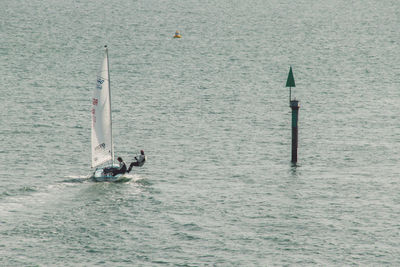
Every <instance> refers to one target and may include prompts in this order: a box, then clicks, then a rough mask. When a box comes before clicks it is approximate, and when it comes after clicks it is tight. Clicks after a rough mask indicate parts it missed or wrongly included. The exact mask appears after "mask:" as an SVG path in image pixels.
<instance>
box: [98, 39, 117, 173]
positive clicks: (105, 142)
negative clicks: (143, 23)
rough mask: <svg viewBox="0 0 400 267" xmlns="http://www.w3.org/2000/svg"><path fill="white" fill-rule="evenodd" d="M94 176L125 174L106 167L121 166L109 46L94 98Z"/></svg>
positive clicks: (106, 49)
mask: <svg viewBox="0 0 400 267" xmlns="http://www.w3.org/2000/svg"><path fill="white" fill-rule="evenodd" d="M91 113H92V138H91V139H92V169H94V172H93V175H92V178H93V179H94V180H96V181H117V180H119V179H121V178H122V177H123V174H117V175H115V176H112V175H111V174H110V173H109V172H108V173H107V172H106V171H105V169H106V168H112V167H119V165H118V164H116V163H115V160H114V144H113V134H112V117H111V88H110V71H109V63H108V48H107V46H105V53H104V59H103V62H102V65H101V69H100V71H99V73H98V75H97V83H96V87H95V88H94V91H93V98H92V110H91Z"/></svg>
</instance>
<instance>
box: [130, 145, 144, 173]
mask: <svg viewBox="0 0 400 267" xmlns="http://www.w3.org/2000/svg"><path fill="white" fill-rule="evenodd" d="M135 160H136V161H134V162H132V163H131V165H129V168H128V171H127V172H128V173H129V172H130V171H131V170H132V167H133V166H136V167H142V166H143V164H144V163H145V162H146V156H145V154H144V151H143V150H140V155H139V157H135Z"/></svg>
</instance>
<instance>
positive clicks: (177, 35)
mask: <svg viewBox="0 0 400 267" xmlns="http://www.w3.org/2000/svg"><path fill="white" fill-rule="evenodd" d="M181 37H182V36H181V35H180V34H179V31H176V32H175V35H174V38H181Z"/></svg>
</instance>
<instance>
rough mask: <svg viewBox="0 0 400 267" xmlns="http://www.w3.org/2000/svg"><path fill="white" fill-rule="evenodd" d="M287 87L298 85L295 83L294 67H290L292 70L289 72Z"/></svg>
mask: <svg viewBox="0 0 400 267" xmlns="http://www.w3.org/2000/svg"><path fill="white" fill-rule="evenodd" d="M286 87H296V84H295V83H294V77H293V72H292V67H290V70H289V76H288V77H287V81H286Z"/></svg>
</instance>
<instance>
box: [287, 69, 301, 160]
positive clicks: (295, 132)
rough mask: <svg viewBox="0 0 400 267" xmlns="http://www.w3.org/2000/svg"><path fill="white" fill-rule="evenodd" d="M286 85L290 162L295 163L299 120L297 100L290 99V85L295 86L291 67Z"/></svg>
mask: <svg viewBox="0 0 400 267" xmlns="http://www.w3.org/2000/svg"><path fill="white" fill-rule="evenodd" d="M286 87H289V88H290V89H289V103H290V108H291V109H292V163H297V147H298V133H299V131H298V121H299V108H300V106H299V101H298V100H296V99H294V100H292V87H296V84H295V82H294V77H293V72H292V67H290V70H289V75H288V79H287V81H286Z"/></svg>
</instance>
